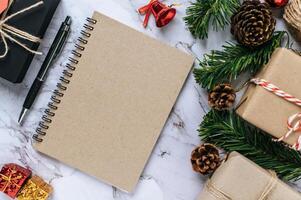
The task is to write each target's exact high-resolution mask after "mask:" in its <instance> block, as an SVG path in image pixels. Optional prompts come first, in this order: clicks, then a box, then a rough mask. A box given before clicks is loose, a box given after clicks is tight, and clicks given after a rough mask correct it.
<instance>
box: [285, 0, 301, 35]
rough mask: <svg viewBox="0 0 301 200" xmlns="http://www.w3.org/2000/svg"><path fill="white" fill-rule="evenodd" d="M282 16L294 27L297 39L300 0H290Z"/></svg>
mask: <svg viewBox="0 0 301 200" xmlns="http://www.w3.org/2000/svg"><path fill="white" fill-rule="evenodd" d="M283 18H284V20H285V21H286V22H287V23H288V24H289V25H291V26H292V27H293V28H294V30H293V31H295V32H296V33H297V34H296V35H297V37H298V39H301V1H300V0H291V1H290V2H289V4H288V5H287V6H286V8H285V12H284V15H283Z"/></svg>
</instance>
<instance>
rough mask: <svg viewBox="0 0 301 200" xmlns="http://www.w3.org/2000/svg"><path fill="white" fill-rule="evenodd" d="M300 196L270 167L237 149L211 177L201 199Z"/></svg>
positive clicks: (274, 199)
mask: <svg viewBox="0 0 301 200" xmlns="http://www.w3.org/2000/svg"><path fill="white" fill-rule="evenodd" d="M284 199H285V200H300V199H301V196H300V194H299V193H298V192H296V191H294V190H293V189H292V188H290V187H289V186H288V185H286V184H285V183H283V182H282V181H281V180H279V179H278V178H277V176H276V174H275V173H274V172H271V171H266V170H264V169H262V168H260V167H259V166H257V165H256V164H255V163H253V162H252V161H250V160H248V159H247V158H245V157H243V156H242V155H240V154H239V153H237V152H232V153H231V154H230V155H229V157H228V158H227V160H226V161H225V162H224V163H223V164H222V165H221V166H220V167H219V168H218V169H217V170H216V171H215V173H214V174H213V176H212V177H211V179H209V180H208V181H207V183H206V184H205V186H204V189H203V192H202V193H201V195H200V196H199V198H198V200H284Z"/></svg>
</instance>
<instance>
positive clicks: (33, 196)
mask: <svg viewBox="0 0 301 200" xmlns="http://www.w3.org/2000/svg"><path fill="white" fill-rule="evenodd" d="M52 191H53V189H52V187H51V186H50V185H49V184H47V183H46V182H44V181H43V179H41V178H40V177H38V176H33V177H32V178H31V179H29V180H28V182H27V183H26V184H25V185H24V187H23V188H22V190H21V191H20V193H19V194H18V196H17V199H18V200H47V199H48V197H49V196H50V194H51V193H52Z"/></svg>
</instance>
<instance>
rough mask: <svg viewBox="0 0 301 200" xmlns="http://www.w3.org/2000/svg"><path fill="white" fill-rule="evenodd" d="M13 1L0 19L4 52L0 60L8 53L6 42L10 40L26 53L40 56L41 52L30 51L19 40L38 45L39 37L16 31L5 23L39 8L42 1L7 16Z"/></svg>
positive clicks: (0, 32) (11, 0)
mask: <svg viewBox="0 0 301 200" xmlns="http://www.w3.org/2000/svg"><path fill="white" fill-rule="evenodd" d="M13 1H14V0H10V1H9V5H8V8H7V9H6V10H5V11H4V13H2V16H1V18H0V37H1V40H2V41H3V44H4V52H3V53H2V54H0V59H2V58H4V57H6V55H7V53H8V51H9V47H8V43H7V40H10V41H12V42H14V43H16V44H17V45H19V46H20V47H22V48H23V49H25V50H26V51H28V52H30V53H33V54H38V55H42V52H39V51H35V50H32V49H30V48H29V47H27V46H26V45H25V44H23V43H22V42H20V39H23V40H26V41H30V42H33V43H40V41H41V39H40V38H39V37H36V36H34V35H31V34H29V33H27V32H25V31H22V30H20V29H17V28H15V27H13V26H10V25H8V24H7V22H8V21H9V20H10V19H13V18H14V17H16V16H18V15H21V14H24V13H26V12H28V11H30V10H32V9H34V8H37V7H39V6H41V5H42V4H43V1H39V2H37V3H35V4H33V5H31V6H29V7H27V8H24V9H22V10H20V11H18V12H16V13H13V14H11V15H9V16H7V13H8V10H9V8H10V7H11V5H12V3H13Z"/></svg>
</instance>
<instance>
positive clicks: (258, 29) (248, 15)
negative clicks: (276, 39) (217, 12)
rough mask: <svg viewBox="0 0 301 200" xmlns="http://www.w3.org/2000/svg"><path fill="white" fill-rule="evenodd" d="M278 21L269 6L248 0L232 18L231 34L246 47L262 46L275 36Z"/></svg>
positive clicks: (255, 0)
mask: <svg viewBox="0 0 301 200" xmlns="http://www.w3.org/2000/svg"><path fill="white" fill-rule="evenodd" d="M275 26H276V20H275V19H274V18H273V16H272V11H271V9H270V6H269V4H267V3H260V1H259V0H246V1H245V2H244V3H243V4H242V6H241V7H240V9H239V10H238V12H237V13H236V14H234V15H233V16H232V18H231V33H232V34H233V35H234V36H235V38H236V39H237V41H238V42H239V43H240V44H242V45H245V46H249V47H254V46H259V45H262V44H263V43H265V42H267V41H268V40H270V39H271V37H272V36H273V33H274V30H275Z"/></svg>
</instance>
